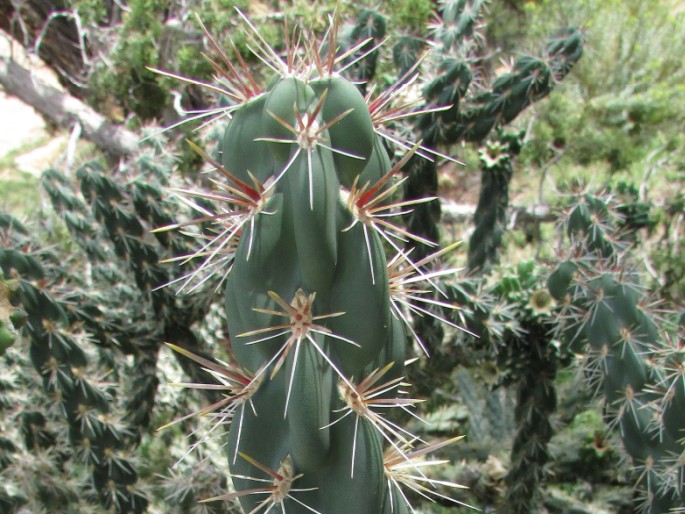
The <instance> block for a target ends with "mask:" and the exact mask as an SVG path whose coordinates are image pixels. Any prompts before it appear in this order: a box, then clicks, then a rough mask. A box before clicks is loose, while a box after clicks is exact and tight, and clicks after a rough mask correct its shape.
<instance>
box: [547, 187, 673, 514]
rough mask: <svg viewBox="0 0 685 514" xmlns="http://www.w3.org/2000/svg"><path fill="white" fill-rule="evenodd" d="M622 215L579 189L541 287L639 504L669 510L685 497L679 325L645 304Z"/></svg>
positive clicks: (653, 509)
mask: <svg viewBox="0 0 685 514" xmlns="http://www.w3.org/2000/svg"><path fill="white" fill-rule="evenodd" d="M619 221H620V216H619V214H618V211H617V209H616V206H615V205H613V203H612V201H611V199H609V198H606V197H603V196H598V195H593V194H590V193H587V192H583V191H581V192H579V193H578V195H577V197H576V201H575V203H574V204H573V205H572V206H571V207H570V208H569V210H568V215H567V216H566V218H565V227H566V231H567V233H568V235H569V237H570V238H571V240H572V242H573V245H572V248H571V251H570V254H569V257H568V258H567V259H566V260H564V261H562V262H561V263H560V264H559V266H558V267H557V269H556V270H555V272H554V273H553V274H552V275H551V276H550V278H549V281H548V286H549V290H550V292H551V293H552V295H554V296H555V297H556V298H557V299H558V300H559V301H560V302H562V308H561V313H560V319H559V321H560V323H559V326H558V333H559V335H560V337H561V338H562V339H563V340H564V341H565V342H566V344H568V345H569V346H570V348H572V349H573V350H574V351H577V352H581V351H585V352H587V354H588V358H587V366H586V367H585V373H584V377H585V378H586V379H589V380H590V383H591V385H593V386H594V387H595V388H596V391H597V392H598V393H601V394H602V395H603V397H604V398H605V400H606V413H607V419H608V422H609V425H610V426H612V427H617V428H618V429H619V430H620V433H621V437H622V439H623V444H624V447H625V450H626V452H627V453H628V454H629V455H630V457H631V458H632V460H633V463H634V467H635V470H636V474H637V476H638V484H639V487H640V489H641V491H642V495H641V500H642V501H641V504H640V506H641V508H642V510H644V511H645V512H654V513H661V512H668V511H669V509H672V508H674V507H676V506H678V505H682V504H683V501H684V500H685V482H684V478H683V477H685V446H684V442H685V439H684V438H683V430H685V419H683V413H684V412H685V374H684V373H683V363H684V362H685V360H684V359H685V354H684V352H683V341H682V326H678V323H677V322H676V323H671V322H669V318H670V317H673V314H669V313H658V312H657V311H656V310H655V309H654V307H653V306H651V305H650V301H649V299H648V297H647V295H646V293H645V291H644V290H643V289H642V288H641V287H640V284H639V275H638V273H637V272H636V271H635V269H634V267H633V265H631V263H630V262H629V257H630V255H629V253H628V247H627V245H626V244H625V236H626V234H622V233H621V232H619V231H618V230H617V227H619V226H620V225H621V223H619Z"/></svg>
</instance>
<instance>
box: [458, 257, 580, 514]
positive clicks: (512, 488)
mask: <svg viewBox="0 0 685 514" xmlns="http://www.w3.org/2000/svg"><path fill="white" fill-rule="evenodd" d="M544 275H545V268H544V267H542V266H537V265H536V264H535V263H534V262H533V261H522V262H520V263H519V264H518V265H517V266H516V267H515V268H514V267H505V266H502V267H494V268H493V269H492V270H491V276H490V277H489V282H490V283H489V284H486V283H485V282H484V281H483V280H482V277H479V278H480V279H481V280H479V281H476V279H475V278H474V277H471V279H470V280H467V281H465V282H463V283H462V284H454V283H453V284H447V285H446V291H447V292H448V295H449V297H450V299H451V300H452V301H455V302H458V303H459V304H460V305H462V309H461V311H460V314H461V315H462V316H464V318H465V319H464V325H465V326H466V328H467V329H468V330H469V331H470V332H471V335H469V334H468V333H464V334H461V335H460V336H461V337H460V339H461V340H458V342H459V343H460V345H466V346H467V349H466V350H468V351H470V352H472V353H474V354H475V355H474V357H473V358H472V359H471V360H472V361H475V362H480V363H482V362H483V361H484V360H485V361H486V362H488V361H489V362H490V363H492V364H494V366H493V365H492V364H491V366H492V367H493V368H494V369H495V370H496V373H495V376H494V377H492V378H491V384H492V386H493V387H511V388H512V389H514V390H515V391H516V396H517V399H516V407H515V410H514V417H515V422H516V433H515V435H514V440H513V445H512V449H511V462H510V467H509V470H508V472H507V475H506V477H505V484H506V486H507V488H506V491H505V495H504V498H503V499H502V504H501V505H500V507H499V509H498V511H499V510H501V511H502V512H511V513H515V512H530V511H531V509H532V508H533V506H534V504H535V501H536V499H537V496H538V495H539V489H540V484H541V482H542V479H543V476H544V466H545V464H546V463H547V461H548V459H549V449H548V443H549V441H550V439H551V437H552V436H553V435H554V430H553V428H552V424H551V416H552V414H553V413H554V411H555V409H556V401H557V400H556V391H555V385H554V379H555V376H556V372H557V369H558V368H559V367H560V366H565V365H568V363H569V361H570V357H571V353H570V352H569V351H568V350H566V349H564V348H560V347H559V345H558V344H556V341H555V339H554V338H553V335H552V334H551V332H550V322H551V314H552V307H553V302H552V298H551V296H550V294H549V293H548V292H547V291H546V290H545V289H544V285H541V284H544V280H543V276H544ZM474 335H475V336H478V337H473V336H474Z"/></svg>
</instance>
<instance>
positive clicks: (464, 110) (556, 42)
mask: <svg viewBox="0 0 685 514" xmlns="http://www.w3.org/2000/svg"><path fill="white" fill-rule="evenodd" d="M485 5H486V2H480V1H473V2H468V1H464V0H454V1H450V2H445V3H443V9H442V17H441V18H439V19H438V22H437V23H436V24H435V26H434V34H435V37H436V38H437V41H438V42H441V43H442V53H441V54H440V56H439V57H438V64H437V65H436V68H437V69H438V70H439V72H440V74H439V75H438V76H437V77H436V78H434V79H433V80H432V81H431V82H430V83H429V84H428V85H427V86H426V87H425V89H424V98H425V101H426V104H427V105H428V106H431V107H434V108H435V107H443V108H442V109H437V110H435V111H434V112H430V113H427V114H425V115H424V116H422V117H421V118H420V119H419V120H418V123H417V130H419V131H420V133H421V137H422V140H423V141H424V145H425V146H427V147H429V148H439V147H444V146H448V145H453V144H455V143H457V142H459V141H465V142H470V143H481V142H483V141H484V140H485V139H486V138H487V137H488V135H489V134H490V133H491V132H492V130H493V129H496V128H498V127H502V126H503V125H505V124H508V123H510V122H512V121H513V120H514V119H515V118H516V117H517V116H518V115H519V114H520V113H521V112H522V111H523V110H524V109H525V108H527V107H528V106H529V105H531V104H532V103H534V102H536V101H538V100H540V99H542V98H543V97H545V96H546V95H547V94H549V93H550V92H551V91H552V88H553V87H554V85H555V84H556V83H557V82H560V81H561V80H563V79H564V78H565V77H566V75H568V73H569V72H570V70H571V68H572V67H573V65H574V64H575V63H576V62H577V61H578V59H580V56H581V54H582V48H583V39H582V35H581V34H580V32H579V31H578V30H577V29H575V28H572V27H569V28H564V29H562V30H560V31H559V32H558V33H557V34H554V35H553V36H552V37H551V38H550V39H549V41H548V43H547V46H546V48H545V51H544V53H543V56H542V57H539V58H538V57H533V56H529V55H521V56H519V57H518V58H517V59H516V61H515V62H514V64H513V65H512V67H511V71H509V72H507V73H504V74H502V75H500V76H498V77H496V78H495V80H494V81H493V83H492V85H491V87H490V88H489V89H486V88H485V87H484V86H483V85H482V84H481V85H476V84H475V83H476V82H482V81H483V77H481V76H480V75H482V73H481V72H480V71H479V69H478V68H477V67H474V63H475V62H477V61H476V60H474V59H473V58H472V57H471V55H470V53H471V52H473V49H474V48H476V47H477V46H478V41H479V36H478V31H477V29H476V27H477V20H478V16H479V14H478V13H479V10H481V9H482V8H483V7H484V6H485ZM459 38H463V39H461V40H459ZM405 172H406V173H407V174H408V176H409V179H408V181H407V188H406V194H405V198H407V199H413V198H418V197H423V196H435V195H436V193H437V163H436V162H429V163H424V162H421V161H419V160H417V159H414V160H412V161H410V162H409V164H408V166H407V168H406V170H405ZM484 185H485V184H484ZM435 203H436V205H434V204H433V203H430V204H425V205H420V206H417V208H416V209H415V210H414V211H413V212H412V213H411V215H410V216H409V217H408V220H407V226H408V228H410V230H412V231H413V232H414V233H416V234H417V235H420V236H422V237H425V238H426V239H428V240H430V241H434V242H435V241H437V239H436V234H437V223H438V221H439V217H440V211H439V205H437V202H435ZM412 244H413V245H414V243H412ZM426 252H428V248H426V247H423V248H422V247H421V245H419V246H418V248H417V256H419V257H420V256H422V255H423V254H425V253H426Z"/></svg>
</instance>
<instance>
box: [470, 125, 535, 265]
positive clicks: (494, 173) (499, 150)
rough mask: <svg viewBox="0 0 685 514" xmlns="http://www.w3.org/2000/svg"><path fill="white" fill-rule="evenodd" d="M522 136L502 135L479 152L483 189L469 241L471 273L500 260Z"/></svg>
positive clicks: (521, 134)
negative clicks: (512, 182)
mask: <svg viewBox="0 0 685 514" xmlns="http://www.w3.org/2000/svg"><path fill="white" fill-rule="evenodd" d="M522 139H523V133H519V134H503V133H500V134H499V135H498V137H497V138H496V139H495V140H494V141H491V142H489V143H488V144H487V146H486V147H485V148H482V149H481V150H480V162H481V172H482V173H481V188H480V196H479V198H478V206H477V207H476V215H475V217H474V221H475V223H476V229H475V230H474V232H473V234H472V235H471V239H470V241H469V253H468V267H469V270H470V271H471V272H475V271H478V272H484V271H487V270H488V268H490V267H491V266H492V265H494V264H497V262H498V261H499V248H500V246H501V244H502V236H503V234H504V232H505V231H506V227H507V214H508V209H509V182H510V181H511V177H512V175H513V162H512V161H513V159H514V158H515V156H516V155H518V153H519V152H520V151H521V144H522Z"/></svg>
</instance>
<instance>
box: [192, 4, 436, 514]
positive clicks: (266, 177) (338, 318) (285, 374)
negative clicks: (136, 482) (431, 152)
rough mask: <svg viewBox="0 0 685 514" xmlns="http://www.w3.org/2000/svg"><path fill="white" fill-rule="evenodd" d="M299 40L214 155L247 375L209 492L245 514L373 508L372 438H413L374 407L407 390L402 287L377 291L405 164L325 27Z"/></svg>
mask: <svg viewBox="0 0 685 514" xmlns="http://www.w3.org/2000/svg"><path fill="white" fill-rule="evenodd" d="M364 16H367V15H366V14H365V15H364ZM364 19H366V21H367V22H368V23H366V22H365V28H366V29H368V30H370V31H371V32H370V33H369V36H370V39H368V40H367V38H366V37H363V36H362V34H361V33H359V34H356V35H354V37H355V38H357V39H359V38H362V37H363V39H362V40H363V41H366V43H364V45H362V47H361V48H362V51H363V50H365V49H371V48H373V45H374V44H375V42H376V40H377V39H378V38H380V37H382V34H377V33H376V31H377V30H380V29H382V28H383V27H382V26H381V25H379V20H380V19H379V18H377V17H375V16H374V15H373V14H372V13H369V14H368V16H367V17H366V18H364ZM380 21H382V20H380ZM249 26H250V30H254V27H253V26H252V25H251V24H250V25H249ZM253 37H256V38H260V36H259V35H258V34H257V35H255V34H253ZM307 37H310V35H307ZM305 39H306V38H305ZM300 41H301V40H300V39H297V40H293V41H289V43H290V45H289V47H290V50H289V55H288V62H287V63H285V62H280V61H279V62H273V66H272V69H273V70H284V71H282V72H280V73H279V74H278V76H276V77H275V78H272V79H271V80H270V81H269V82H268V85H267V86H266V87H265V89H264V90H263V92H262V93H261V96H259V97H256V98H252V99H248V100H246V101H245V102H243V103H242V104H238V105H236V106H234V107H233V108H232V119H231V120H230V121H229V124H228V127H227V129H226V133H225V137H224V139H223V148H222V165H218V167H219V168H220V171H221V173H222V174H223V175H224V177H226V178H227V180H228V182H230V183H231V188H232V189H231V191H230V192H231V195H232V196H231V197H230V198H229V201H230V203H231V206H230V208H231V209H232V208H234V207H236V206H240V207H241V208H242V209H241V210H240V211H236V212H234V213H233V214H234V217H233V218H231V219H234V220H235V227H234V229H233V230H231V231H230V232H231V235H232V237H233V238H234V240H235V241H234V248H235V253H234V255H233V262H232V267H231V269H230V273H228V276H227V279H226V289H225V308H226V315H227V320H228V328H229V335H230V339H231V344H232V350H233V354H234V355H235V358H236V361H237V364H238V365H239V366H240V368H241V369H243V370H245V372H246V373H248V374H249V375H250V377H251V378H250V379H249V384H248V385H247V386H245V387H244V388H243V389H241V391H242V393H240V394H238V395H236V396H235V401H236V402H238V401H239V402H242V403H241V405H242V409H241V413H240V415H237V414H236V415H235V416H234V417H233V421H232V423H231V427H230V429H229V443H228V462H229V468H230V470H231V474H232V475H233V476H234V485H235V488H236V492H235V493H228V494H227V495H225V496H222V497H217V498H214V499H230V498H238V499H239V500H240V502H241V504H242V507H243V509H244V510H245V511H246V512H253V511H255V510H259V509H266V510H270V509H276V510H284V511H285V512H288V513H289V514H291V513H300V512H302V513H304V512H322V513H324V512H325V513H327V514H335V513H347V512H351V511H354V512H356V513H357V514H377V513H379V512H381V511H382V509H383V507H384V505H387V503H388V500H389V494H390V492H389V489H388V481H389V479H388V474H387V473H388V471H387V467H386V465H385V462H384V455H383V453H384V452H383V450H384V448H385V447H392V448H395V449H396V450H397V451H398V453H399V454H400V458H401V459H404V460H405V462H404V463H403V464H405V467H408V468H411V467H412V458H411V451H412V450H413V449H414V448H413V447H414V445H416V439H415V438H414V436H412V435H411V434H409V433H408V432H405V431H404V429H402V428H401V427H399V426H398V425H396V424H395V423H394V422H393V421H390V420H389V419H387V418H386V416H385V414H384V413H385V412H386V409H387V407H392V406H395V407H398V408H403V409H407V408H410V407H412V406H413V405H414V404H415V403H416V401H415V400H411V399H408V398H405V397H403V396H402V395H401V393H400V391H398V388H399V387H400V385H401V384H402V385H403V384H404V383H403V376H404V360H405V355H406V343H407V336H406V328H405V323H407V322H408V319H409V317H408V316H407V315H406V314H405V313H404V310H403V309H405V308H407V309H408V308H410V307H408V306H407V305H406V304H402V305H400V304H397V303H396V302H397V299H396V298H395V299H393V297H392V295H393V294H395V295H398V294H400V295H401V293H400V292H399V289H401V287H402V284H401V282H399V283H396V284H395V285H394V286H393V287H392V288H391V284H390V274H389V271H388V266H389V260H390V259H389V258H388V256H387V255H386V246H387V247H388V248H390V247H392V248H394V249H395V251H397V252H398V256H397V259H399V261H400V264H396V267H398V268H399V270H400V271H395V270H394V271H393V272H397V273H399V274H400V275H399V276H404V275H402V273H405V272H406V273H418V270H417V269H416V268H418V266H417V265H415V264H414V265H413V266H412V264H411V263H410V262H409V257H408V256H407V255H406V254H405V253H404V250H403V249H402V245H403V243H402V240H403V239H405V238H406V237H411V234H408V233H407V232H406V231H405V230H404V229H403V228H401V227H399V226H397V225H395V224H394V222H393V220H392V216H394V215H396V214H395V212H394V207H395V205H394V204H393V199H392V195H393V194H394V193H395V191H396V189H397V188H398V187H399V186H398V185H396V184H395V183H393V178H394V176H395V175H396V174H397V173H398V172H399V170H400V168H401V164H402V163H403V162H404V161H401V162H400V163H398V164H397V165H395V166H392V164H391V162H390V159H389V156H388V153H387V152H386V149H385V148H384V145H383V141H382V139H381V138H382V137H383V136H384V135H387V134H386V133H384V132H382V131H380V130H377V127H375V126H374V122H375V118H374V117H372V112H371V109H370V107H369V105H368V104H367V100H366V99H365V98H364V96H362V94H361V93H360V92H359V90H358V89H357V87H356V85H355V83H354V82H351V81H348V80H346V79H344V78H342V77H341V76H340V74H339V73H338V72H337V71H336V70H335V68H336V66H337V65H338V64H339V63H340V61H344V60H345V59H344V58H341V57H340V56H338V55H336V51H337V48H338V45H337V44H336V41H335V37H331V40H328V41H327V42H326V43H325V44H319V43H317V42H315V41H314V39H313V38H312V40H311V41H308V42H307V45H306V46H305V48H299V47H298V45H299V44H300ZM369 45H371V46H370V47H369ZM320 49H325V52H324V53H327V55H321V52H320ZM264 52H265V54H264V55H259V57H260V59H262V60H266V61H274V60H275V59H277V57H276V53H275V52H274V53H273V54H272V53H271V52H270V51H267V50H264ZM373 52H375V49H374V50H373V51H372V52H371V53H370V54H368V55H367V56H366V57H365V58H364V59H362V60H361V61H360V62H362V63H364V62H366V61H368V60H369V59H370V58H372V57H373V55H374V53H373ZM353 58H354V57H353ZM300 59H303V61H302V62H300ZM344 65H345V64H343V66H344ZM285 70H287V71H285ZM374 114H375V115H377V116H378V115H379V113H378V112H375V111H374ZM381 114H382V113H381ZM417 147H418V145H416V147H415V148H413V149H412V150H411V152H410V153H408V154H407V156H406V157H405V160H406V159H408V158H409V156H410V155H412V154H413V152H414V151H415V150H416V148H417ZM246 149H249V150H246ZM230 168H234V169H230ZM248 185H249V187H248ZM252 185H254V187H252ZM248 196H249V197H250V200H249V201H248V200H247V199H246V197H248ZM246 204H248V205H249V208H248V209H245V208H244V206H245V205H246ZM398 207H405V206H404V205H403V204H399V205H398ZM227 219H228V218H227ZM227 224H229V223H228V222H227ZM411 257H412V259H413V258H415V256H413V255H412V256H411ZM405 268H407V269H406V270H405ZM421 278H422V277H419V279H421ZM424 278H425V277H424ZM403 301H405V302H409V301H410V299H409V298H405V299H404V300H403ZM193 358H194V359H195V360H197V359H196V358H195V357H193ZM197 361H198V362H200V360H197ZM227 401H228V400H227ZM248 403H249V406H248V407H245V405H246V404H248ZM428 451H430V449H428V450H424V451H423V452H420V455H421V456H423V455H425V453H427V452H428ZM417 458H418V455H417ZM397 465H399V464H397ZM420 474H421V472H418V471H417V475H420ZM265 482H266V484H265ZM393 495H394V496H393V498H395V500H396V501H399V499H400V497H401V498H402V500H401V501H402V502H405V501H406V499H405V498H404V496H402V495H399V496H398V495H397V494H396V493H393ZM396 508H397V509H398V510H396V512H405V511H406V510H407V509H406V508H405V507H403V506H400V505H397V507H396Z"/></svg>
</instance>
